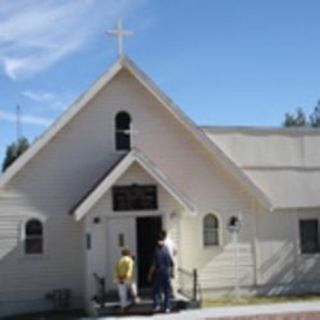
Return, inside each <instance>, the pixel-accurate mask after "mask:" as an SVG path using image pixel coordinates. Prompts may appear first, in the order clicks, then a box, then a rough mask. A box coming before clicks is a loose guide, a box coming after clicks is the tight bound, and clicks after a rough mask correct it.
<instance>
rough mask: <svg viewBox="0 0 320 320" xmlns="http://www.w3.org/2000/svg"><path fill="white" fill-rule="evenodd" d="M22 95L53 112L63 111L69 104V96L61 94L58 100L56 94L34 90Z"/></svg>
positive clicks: (26, 91) (24, 92)
mask: <svg viewBox="0 0 320 320" xmlns="http://www.w3.org/2000/svg"><path fill="white" fill-rule="evenodd" d="M21 94H22V95H23V96H25V97H27V98H29V99H31V100H32V101H34V102H36V103H37V104H39V105H41V106H42V107H46V108H48V109H50V110H52V111H59V112H60V111H63V110H65V109H66V107H67V102H69V99H70V97H69V95H68V94H66V93H65V92H64V93H61V94H60V95H59V97H60V98H61V99H60V98H58V97H57V96H56V95H55V94H54V93H52V92H48V91H40V90H38V91H34V90H25V91H23V92H21Z"/></svg>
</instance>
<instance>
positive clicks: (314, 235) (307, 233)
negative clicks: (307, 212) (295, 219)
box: [299, 219, 320, 253]
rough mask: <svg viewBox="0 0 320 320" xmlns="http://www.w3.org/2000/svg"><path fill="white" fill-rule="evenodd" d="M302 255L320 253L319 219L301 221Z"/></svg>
mask: <svg viewBox="0 0 320 320" xmlns="http://www.w3.org/2000/svg"><path fill="white" fill-rule="evenodd" d="M299 229H300V249H301V253H317V252H320V243H319V223H318V220H317V219H304V220H300V221H299Z"/></svg>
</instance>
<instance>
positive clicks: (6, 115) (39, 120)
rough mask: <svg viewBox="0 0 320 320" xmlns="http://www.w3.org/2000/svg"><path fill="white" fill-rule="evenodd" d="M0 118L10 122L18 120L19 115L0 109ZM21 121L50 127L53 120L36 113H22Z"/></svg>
mask: <svg viewBox="0 0 320 320" xmlns="http://www.w3.org/2000/svg"><path fill="white" fill-rule="evenodd" d="M0 120H4V121H8V122H16V121H17V116H16V114H15V113H12V112H5V111H1V110H0ZM20 121H21V123H24V124H30V125H35V126H40V127H48V126H49V125H50V124H51V123H52V120H51V119H48V118H44V117H38V116H34V115H22V116H21V117H20Z"/></svg>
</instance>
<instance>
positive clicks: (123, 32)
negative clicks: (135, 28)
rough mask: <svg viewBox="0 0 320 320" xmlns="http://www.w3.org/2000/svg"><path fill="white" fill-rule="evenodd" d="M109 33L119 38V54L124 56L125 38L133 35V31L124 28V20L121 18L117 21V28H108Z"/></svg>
mask: <svg viewBox="0 0 320 320" xmlns="http://www.w3.org/2000/svg"><path fill="white" fill-rule="evenodd" d="M107 34H108V35H110V36H113V37H117V39H118V56H119V57H122V56H123V38H124V37H127V36H131V35H132V34H133V32H132V31H129V30H124V29H122V20H121V19H119V20H118V22H117V29H111V30H107Z"/></svg>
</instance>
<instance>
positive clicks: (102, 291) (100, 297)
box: [92, 273, 106, 307]
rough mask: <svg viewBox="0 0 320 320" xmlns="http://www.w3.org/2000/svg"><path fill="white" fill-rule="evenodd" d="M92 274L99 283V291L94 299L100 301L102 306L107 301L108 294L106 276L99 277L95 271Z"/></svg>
mask: <svg viewBox="0 0 320 320" xmlns="http://www.w3.org/2000/svg"><path fill="white" fill-rule="evenodd" d="M92 276H93V278H94V279H95V281H96V283H97V285H98V288H97V293H96V295H95V297H94V299H95V300H96V301H97V302H98V303H99V305H100V307H103V306H104V303H105V296H106V291H105V289H106V283H105V278H104V277H99V276H98V275H97V274H96V273H93V274H92Z"/></svg>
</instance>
